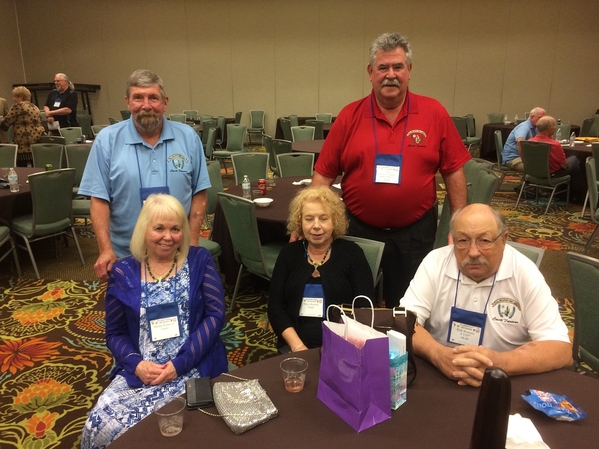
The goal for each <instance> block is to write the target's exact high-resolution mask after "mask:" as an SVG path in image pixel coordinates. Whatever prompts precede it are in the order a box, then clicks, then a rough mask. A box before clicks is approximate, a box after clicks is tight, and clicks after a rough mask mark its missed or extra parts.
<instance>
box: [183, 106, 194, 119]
mask: <svg viewBox="0 0 599 449" xmlns="http://www.w3.org/2000/svg"><path fill="white" fill-rule="evenodd" d="M183 114H185V118H186V119H187V120H193V119H197V118H198V110H197V109H185V110H184V111H183Z"/></svg>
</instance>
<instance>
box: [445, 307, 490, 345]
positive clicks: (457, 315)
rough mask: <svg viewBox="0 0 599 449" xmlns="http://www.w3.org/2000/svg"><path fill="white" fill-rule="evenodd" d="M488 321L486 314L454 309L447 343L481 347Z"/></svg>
mask: <svg viewBox="0 0 599 449" xmlns="http://www.w3.org/2000/svg"><path fill="white" fill-rule="evenodd" d="M486 321H487V314H486V313H478V312H471V311H469V310H464V309H460V308H458V307H452V308H451V316H450V318H449V329H448V332H447V341H448V342H449V343H455V344H457V345H475V346H478V345H481V344H482V341H483V335H484V332H485V324H486Z"/></svg>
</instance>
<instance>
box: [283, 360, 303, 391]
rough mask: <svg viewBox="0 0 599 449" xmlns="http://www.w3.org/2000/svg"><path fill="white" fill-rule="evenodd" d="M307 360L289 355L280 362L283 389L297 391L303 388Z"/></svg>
mask: <svg viewBox="0 0 599 449" xmlns="http://www.w3.org/2000/svg"><path fill="white" fill-rule="evenodd" d="M307 369H308V362H306V361H305V360H304V359H301V358H299V357H290V358H288V359H285V360H283V361H282V362H281V371H282V372H283V380H284V382H285V389H286V390H287V391H289V392H290V393H299V392H300V391H302V390H303V389H304V382H305V381H306V370H307Z"/></svg>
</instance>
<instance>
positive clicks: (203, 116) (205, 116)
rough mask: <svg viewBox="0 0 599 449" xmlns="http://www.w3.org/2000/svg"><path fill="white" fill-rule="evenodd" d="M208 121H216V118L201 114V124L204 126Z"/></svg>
mask: <svg viewBox="0 0 599 449" xmlns="http://www.w3.org/2000/svg"><path fill="white" fill-rule="evenodd" d="M207 120H214V116H213V115H210V114H201V115H200V123H202V125H203V124H204V122H205V121H207Z"/></svg>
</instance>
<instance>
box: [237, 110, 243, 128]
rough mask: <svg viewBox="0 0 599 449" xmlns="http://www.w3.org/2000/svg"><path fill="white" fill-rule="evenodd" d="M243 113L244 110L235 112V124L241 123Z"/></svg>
mask: <svg viewBox="0 0 599 449" xmlns="http://www.w3.org/2000/svg"><path fill="white" fill-rule="evenodd" d="M242 114H243V112H242V111H239V112H236V113H235V124H236V125H239V124H240V123H241V115H242Z"/></svg>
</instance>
